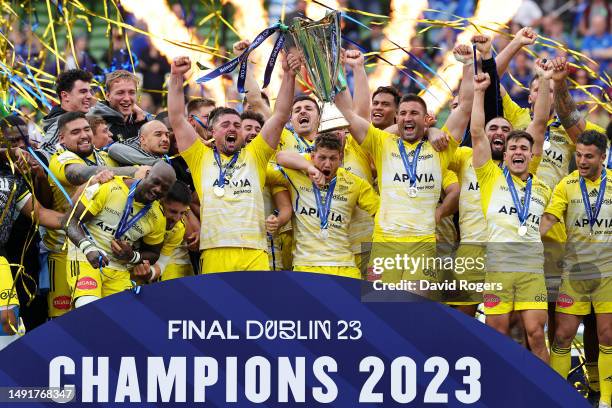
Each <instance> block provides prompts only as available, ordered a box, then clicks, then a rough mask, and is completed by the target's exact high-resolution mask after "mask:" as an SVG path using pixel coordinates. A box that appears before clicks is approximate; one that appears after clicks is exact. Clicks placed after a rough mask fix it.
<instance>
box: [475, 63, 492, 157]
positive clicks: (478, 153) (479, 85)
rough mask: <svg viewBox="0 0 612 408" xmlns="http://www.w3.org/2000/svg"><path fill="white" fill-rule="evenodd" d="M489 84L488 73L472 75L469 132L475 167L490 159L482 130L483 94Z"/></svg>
mask: <svg viewBox="0 0 612 408" xmlns="http://www.w3.org/2000/svg"><path fill="white" fill-rule="evenodd" d="M490 84H491V79H490V78H489V74H484V73H481V74H478V75H475V76H474V103H473V105H472V121H471V124H470V133H471V134H472V148H473V149H474V152H473V157H472V164H473V165H474V167H475V168H478V167H482V166H483V165H484V164H485V163H486V162H488V161H489V160H490V159H491V146H490V144H489V141H488V140H487V136H486V134H485V130H484V127H485V114H484V94H485V91H486V90H487V88H488V87H489V85H490Z"/></svg>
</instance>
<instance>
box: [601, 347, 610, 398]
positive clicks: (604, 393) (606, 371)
mask: <svg viewBox="0 0 612 408" xmlns="http://www.w3.org/2000/svg"><path fill="white" fill-rule="evenodd" d="M598 366H599V389H600V395H601V396H600V397H599V401H600V402H603V403H606V404H608V406H610V405H612V402H611V400H612V346H604V345H603V344H600V345H599V362H598Z"/></svg>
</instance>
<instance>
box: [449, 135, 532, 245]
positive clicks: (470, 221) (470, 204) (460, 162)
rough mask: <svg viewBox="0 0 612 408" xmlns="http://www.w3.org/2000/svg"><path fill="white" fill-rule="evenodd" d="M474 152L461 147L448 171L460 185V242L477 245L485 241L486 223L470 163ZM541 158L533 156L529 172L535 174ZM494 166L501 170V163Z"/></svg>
mask: <svg viewBox="0 0 612 408" xmlns="http://www.w3.org/2000/svg"><path fill="white" fill-rule="evenodd" d="M473 154H474V151H473V150H472V148H471V147H467V146H461V147H459V148H458V149H457V151H456V152H455V156H454V158H453V162H452V163H451V165H450V169H452V170H453V171H455V172H456V173H457V175H458V177H459V183H460V184H461V193H460V195H459V229H460V231H461V242H468V243H477V242H486V241H487V223H486V221H485V219H484V218H483V213H482V203H481V200H480V185H479V184H478V179H477V178H476V172H475V171H474V165H473V163H472V157H473ZM540 161H541V156H534V157H533V159H532V160H531V162H530V163H529V172H531V173H535V172H536V171H537V169H538V166H539V164H540ZM493 163H495V165H496V166H498V167H499V168H500V169H501V168H503V162H501V161H498V160H493Z"/></svg>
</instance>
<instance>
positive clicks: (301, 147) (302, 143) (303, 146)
mask: <svg viewBox="0 0 612 408" xmlns="http://www.w3.org/2000/svg"><path fill="white" fill-rule="evenodd" d="M293 137H294V138H295V141H296V142H297V146H298V151H299V152H300V153H312V146H311V145H309V144H308V142H307V141H306V140H304V138H303V137H302V136H300V135H298V134H297V133H296V132H295V131H294V132H293Z"/></svg>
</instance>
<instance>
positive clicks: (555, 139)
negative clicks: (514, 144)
mask: <svg viewBox="0 0 612 408" xmlns="http://www.w3.org/2000/svg"><path fill="white" fill-rule="evenodd" d="M502 103H503V107H504V117H505V118H506V119H508V121H509V122H510V123H511V124H512V127H513V128H514V129H518V130H525V129H527V126H529V124H530V123H531V116H530V111H529V109H528V108H521V107H520V106H518V105H517V104H516V103H515V102H514V101H513V100H512V98H511V97H510V95H508V94H506V95H504V97H503V98H502ZM554 122H555V119H550V120H549V121H548V126H550V149H546V150H544V154H543V157H542V163H541V164H540V167H539V168H538V172H537V173H535V174H536V176H538V178H539V179H540V180H542V181H543V182H544V183H546V185H548V187H550V188H551V189H552V188H554V187H555V186H556V185H557V183H559V181H561V179H562V178H563V177H565V176H566V175H567V174H568V173H569V164H570V160H571V158H572V155H573V154H574V152H575V151H576V145H574V143H573V142H572V140H571V139H570V137H569V136H568V134H567V132H566V131H565V128H563V126H561V125H560V124H558V122H557V124H555V123H554ZM585 130H596V131H598V132H601V133H605V130H604V129H602V128H601V127H599V126H597V125H596V124H594V123H592V122H589V121H586V129H585Z"/></svg>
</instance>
